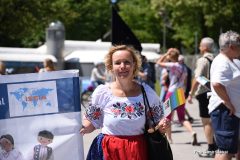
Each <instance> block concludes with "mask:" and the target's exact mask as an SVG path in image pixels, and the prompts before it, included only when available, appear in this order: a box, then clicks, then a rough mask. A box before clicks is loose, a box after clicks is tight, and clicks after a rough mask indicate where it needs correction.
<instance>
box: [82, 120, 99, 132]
mask: <svg viewBox="0 0 240 160" xmlns="http://www.w3.org/2000/svg"><path fill="white" fill-rule="evenodd" d="M82 123H83V125H82V128H81V129H80V133H81V134H82V135H84V134H86V133H91V132H93V131H94V130H95V127H94V126H93V124H92V123H91V122H90V121H89V120H87V119H85V120H83V122H82Z"/></svg>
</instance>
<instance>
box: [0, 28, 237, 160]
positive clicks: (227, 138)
mask: <svg viewBox="0 0 240 160" xmlns="http://www.w3.org/2000/svg"><path fill="white" fill-rule="evenodd" d="M214 45H215V42H214V40H213V39H212V38H210V37H204V38H202V39H201V42H200V44H199V51H200V57H199V58H198V59H197V61H196V66H195V67H194V68H190V67H189V66H187V65H186V63H185V62H184V56H183V55H182V54H181V52H180V50H178V49H177V48H169V49H168V50H167V52H166V53H164V54H162V55H161V56H159V59H158V60H157V61H156V62H155V63H156V65H155V68H153V67H152V66H151V65H150V64H149V63H148V60H147V58H146V57H145V56H143V55H140V54H139V52H137V51H136V50H135V49H134V48H133V47H131V46H128V45H116V46H112V47H111V48H110V50H109V52H108V54H107V55H106V57H105V61H104V63H103V62H101V63H95V66H94V68H93V69H92V72H91V82H92V83H94V84H96V86H95V87H96V88H95V90H94V92H93V94H92V96H91V99H90V102H89V106H88V107H87V108H86V111H85V113H84V116H83V120H82V128H81V129H80V133H81V134H83V135H84V134H88V133H91V132H93V131H94V130H95V129H99V128H101V133H100V134H99V135H98V136H97V137H96V138H95V139H94V140H93V143H92V145H91V147H90V149H89V153H88V155H87V159H88V160H91V159H94V160H96V159H99V160H100V159H105V160H108V159H115V160H123V159H124V160H125V159H126V160H128V159H138V160H146V159H148V158H147V157H148V153H147V148H146V146H147V145H146V140H145V138H144V128H145V123H149V122H148V116H149V114H150V113H149V110H147V109H145V107H146V106H145V105H144V101H143V95H142V87H143V88H144V90H145V91H146V93H147V98H148V99H149V102H150V107H151V108H152V109H151V110H152V113H151V114H152V115H153V117H154V120H155V121H156V122H157V128H158V130H159V132H161V133H163V134H166V135H167V138H168V141H169V142H170V143H174V140H173V139H172V130H171V124H172V122H173V116H174V113H175V112H176V114H177V117H178V121H179V123H180V124H181V125H182V126H184V127H185V128H186V130H187V131H189V133H190V134H191V141H192V143H191V144H192V145H193V146H195V145H199V142H198V136H197V133H196V131H194V128H193V127H192V123H193V122H194V119H193V117H192V116H191V115H190V113H189V112H188V111H187V110H186V108H185V105H186V104H187V103H189V104H191V103H193V101H192V100H193V98H195V99H197V102H198V107H199V117H200V118H201V122H202V126H203V132H204V134H205V137H206V143H207V145H208V148H207V149H206V152H202V153H199V156H200V157H212V158H214V157H215V159H216V160H231V159H232V157H236V159H237V160H240V140H239V139H240V137H239V129H240V127H239V124H240V123H239V118H240V101H239V100H238V98H239V97H240V60H239V58H240V35H239V34H238V33H237V32H234V31H227V32H225V33H221V34H220V36H219V53H218V54H217V55H216V56H215V55H214V54H213V49H214ZM43 65H44V68H42V69H40V70H39V72H46V71H54V70H55V67H54V63H53V62H52V61H51V60H50V59H46V60H45V61H44V63H43ZM102 68H105V71H104V70H102ZM193 71H194V72H193ZM155 72H159V73H160V79H159V80H158V81H156V80H155V74H153V73H155ZM4 74H6V68H5V65H4V63H3V62H0V75H4ZM109 77H111V78H109ZM201 77H204V78H206V79H209V81H210V82H211V86H210V88H207V87H206V86H204V85H203V84H201V83H200V82H199V78H201ZM105 82H108V83H105ZM156 82H159V86H160V93H157V92H156V88H155V84H156ZM178 88H183V89H184V91H185V99H186V103H185V104H183V105H181V106H178V107H177V109H176V110H175V111H173V112H171V114H170V115H167V116H166V117H165V116H164V106H163V105H164V102H165V101H167V100H168V99H169V98H170V97H171V95H172V94H173V93H174V92H175V91H176V90H177V89H178ZM209 93H210V94H209ZM145 115H147V117H146V116H145ZM151 125H153V124H151ZM3 138H5V137H3ZM5 139H6V141H7V140H8V141H9V142H11V137H10V139H9V138H8V139H7V138H5ZM5 139H4V140H5ZM1 143H5V142H1ZM11 143H12V142H11ZM12 144H13V143H12ZM1 146H2V147H3V144H1ZM173 154H174V153H173Z"/></svg>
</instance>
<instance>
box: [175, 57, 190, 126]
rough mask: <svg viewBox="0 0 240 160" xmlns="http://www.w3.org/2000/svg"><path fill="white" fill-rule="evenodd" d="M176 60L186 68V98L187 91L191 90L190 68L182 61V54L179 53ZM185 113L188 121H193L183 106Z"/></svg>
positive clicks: (186, 95) (186, 96)
mask: <svg viewBox="0 0 240 160" xmlns="http://www.w3.org/2000/svg"><path fill="white" fill-rule="evenodd" d="M178 62H179V63H180V64H182V65H183V66H184V67H186V69H187V78H186V80H185V92H184V94H185V98H186V99H187V98H188V95H189V91H190V90H191V86H192V69H191V68H189V67H188V66H187V65H186V63H185V62H184V56H183V55H179V57H178ZM185 113H186V116H187V117H188V121H189V122H190V123H193V121H194V119H193V117H192V116H191V115H190V113H189V112H188V110H187V109H186V108H185Z"/></svg>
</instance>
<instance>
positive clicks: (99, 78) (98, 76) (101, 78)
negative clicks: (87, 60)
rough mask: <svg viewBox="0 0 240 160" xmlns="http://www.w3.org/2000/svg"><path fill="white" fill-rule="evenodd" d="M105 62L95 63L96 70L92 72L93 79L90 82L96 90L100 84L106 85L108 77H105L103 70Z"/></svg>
mask: <svg viewBox="0 0 240 160" xmlns="http://www.w3.org/2000/svg"><path fill="white" fill-rule="evenodd" d="M102 66H103V62H100V61H99V62H95V63H94V68H93V69H92V72H91V77H90V81H91V82H92V84H93V86H94V88H95V87H97V86H98V85H100V84H104V83H105V80H106V77H105V72H104V71H103V70H102V69H103V67H102Z"/></svg>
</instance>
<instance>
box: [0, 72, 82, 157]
mask: <svg viewBox="0 0 240 160" xmlns="http://www.w3.org/2000/svg"><path fill="white" fill-rule="evenodd" d="M79 84H80V80H79V75H78V70H66V71H53V72H44V73H29V74H18V75H4V76H0V128H1V129H0V137H4V138H2V139H0V142H1V143H4V142H2V141H9V138H5V137H9V135H10V137H12V139H13V140H14V152H15V150H16V153H14V154H13V155H12V156H16V155H18V156H19V155H20V156H19V157H21V158H19V159H17V158H14V157H13V159H16V160H22V159H24V160H33V159H34V160H41V159H49V160H50V159H56V160H61V159H62V160H63V159H69V160H82V159H83V157H84V155H83V153H84V152H83V139H82V136H81V135H80V134H79V129H80V128H81V125H82V124H81V105H80V85H79ZM10 139H11V138H10ZM44 139H46V140H47V145H46V144H45V142H43V140H44ZM41 148H42V151H46V152H45V153H44V154H43V155H42V151H41ZM73 148H74V149H73ZM40 152H41V154H40ZM5 154H6V151H5V150H4V148H3V149H0V159H1V156H3V155H5ZM8 154H10V152H9V153H8ZM34 157H35V158H34ZM36 157H38V158H36Z"/></svg>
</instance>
